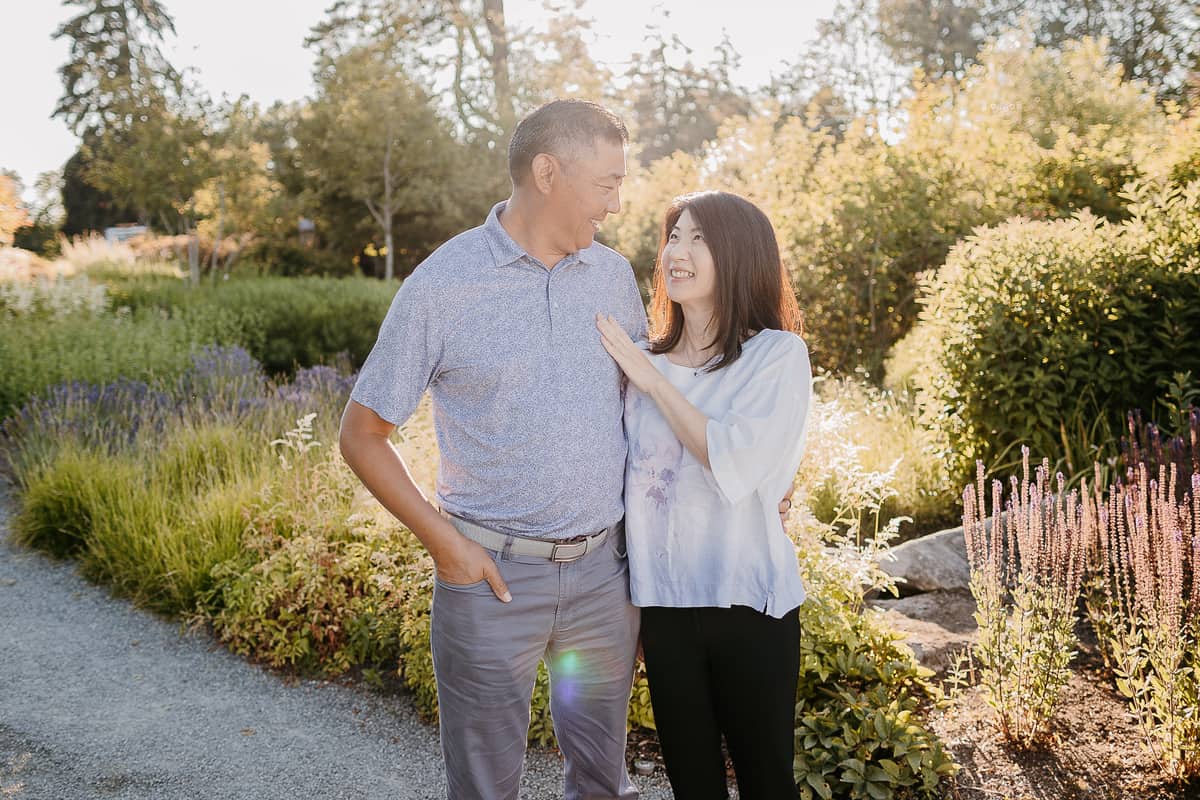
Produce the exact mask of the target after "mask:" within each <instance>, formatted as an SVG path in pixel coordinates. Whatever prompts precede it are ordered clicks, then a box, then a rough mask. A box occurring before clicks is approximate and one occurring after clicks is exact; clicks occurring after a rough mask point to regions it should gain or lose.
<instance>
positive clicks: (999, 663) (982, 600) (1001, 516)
mask: <svg viewBox="0 0 1200 800" xmlns="http://www.w3.org/2000/svg"><path fill="white" fill-rule="evenodd" d="M1022 467H1023V473H1022V477H1021V479H1020V481H1018V480H1017V478H1016V477H1015V476H1013V477H1012V479H1011V486H1010V493H1009V497H1008V499H1007V501H1006V502H1004V504H1003V506H1002V504H1001V501H1002V499H1003V494H1004V491H1003V486H1002V484H1001V482H1000V481H998V480H997V481H993V482H992V521H991V524H990V526H989V524H988V521H987V519H986V518H985V496H984V470H983V465H982V464H980V465H979V467H978V472H977V478H976V484H975V485H974V486H967V488H966V489H965V491H964V492H963V533H964V535H965V537H966V542H967V554H968V556H969V558H970V562H971V584H970V586H971V594H972V595H973V596H974V598H975V603H976V605H977V607H978V608H977V611H976V612H975V620H976V622H978V623H979V635H978V639H977V641H976V642H975V644H974V645H972V647H971V651H970V658H971V661H972V663H973V665H974V667H975V669H976V671H977V672H976V674H977V678H978V681H979V684H980V686H981V687H982V689H983V692H984V695H985V697H986V699H987V702H988V704H989V705H990V706H991V707H992V708H993V709H994V710H995V712H996V715H997V722H998V725H999V727H1000V731H1001V733H1002V734H1003V735H1004V737H1005V738H1007V739H1009V740H1010V741H1013V742H1015V743H1017V744H1019V745H1022V746H1027V745H1030V744H1032V743H1034V742H1035V741H1036V740H1037V739H1038V738H1039V737H1040V736H1041V735H1042V734H1043V733H1044V732H1045V729H1046V724H1047V722H1048V721H1049V720H1050V718H1051V717H1052V716H1053V714H1054V712H1055V710H1056V709H1057V708H1058V706H1059V703H1060V699H1061V695H1062V690H1063V688H1064V687H1065V686H1066V685H1067V681H1068V680H1069V679H1070V675H1071V673H1070V663H1071V659H1072V658H1073V657H1074V655H1075V633H1074V630H1075V605H1076V600H1077V598H1078V597H1079V588H1080V582H1081V579H1082V576H1083V570H1084V566H1085V557H1084V556H1085V552H1086V547H1087V543H1088V542H1089V541H1090V540H1091V538H1092V536H1093V535H1094V534H1093V530H1094V527H1095V517H1094V514H1091V513H1090V512H1089V510H1088V506H1087V504H1086V502H1081V501H1080V495H1079V492H1078V491H1077V490H1072V491H1071V492H1069V493H1068V492H1065V491H1064V488H1065V479H1064V478H1063V476H1062V475H1061V474H1060V475H1058V476H1057V477H1056V483H1057V491H1055V489H1054V487H1052V485H1051V482H1050V466H1049V462H1048V461H1043V462H1042V464H1041V466H1039V467H1038V468H1037V470H1036V473H1035V475H1034V477H1033V480H1032V481H1031V480H1030V474H1029V449H1028V448H1023V450H1022Z"/></svg>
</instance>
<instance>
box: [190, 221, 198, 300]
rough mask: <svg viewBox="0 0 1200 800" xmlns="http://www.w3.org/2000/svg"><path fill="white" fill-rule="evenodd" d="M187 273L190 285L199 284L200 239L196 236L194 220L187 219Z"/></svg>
mask: <svg viewBox="0 0 1200 800" xmlns="http://www.w3.org/2000/svg"><path fill="white" fill-rule="evenodd" d="M187 227H188V274H189V275H190V276H191V279H192V286H199V285H200V240H199V239H198V238H197V237H196V225H195V222H194V220H191V219H189V220H188V226H187Z"/></svg>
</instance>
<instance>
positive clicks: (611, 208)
mask: <svg viewBox="0 0 1200 800" xmlns="http://www.w3.org/2000/svg"><path fill="white" fill-rule="evenodd" d="M605 210H606V211H608V213H610V214H616V213H618V212H619V211H620V210H621V190H620V189H617V190H616V191H615V192H613V195H612V198H611V199H609V201H608V207H607V208H606V209H605Z"/></svg>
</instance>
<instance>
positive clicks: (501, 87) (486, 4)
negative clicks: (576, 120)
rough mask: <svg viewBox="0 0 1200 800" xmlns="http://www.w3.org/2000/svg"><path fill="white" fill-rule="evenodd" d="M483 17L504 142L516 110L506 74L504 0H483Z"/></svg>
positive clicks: (506, 34)
mask: <svg viewBox="0 0 1200 800" xmlns="http://www.w3.org/2000/svg"><path fill="white" fill-rule="evenodd" d="M483 18H484V20H485V21H486V22H487V29H488V36H489V37H490V38H491V40H492V52H491V53H490V54H489V56H488V60H489V61H490V62H491V67H492V78H493V79H494V80H495V83H496V121H497V122H498V123H499V125H500V129H501V137H502V139H503V142H502V143H504V144H507V143H508V139H509V137H510V136H512V132H513V128H515V127H516V116H517V115H516V112H515V111H514V110H513V96H512V84H511V82H510V80H509V74H508V27H507V26H506V25H505V24H504V0H483Z"/></svg>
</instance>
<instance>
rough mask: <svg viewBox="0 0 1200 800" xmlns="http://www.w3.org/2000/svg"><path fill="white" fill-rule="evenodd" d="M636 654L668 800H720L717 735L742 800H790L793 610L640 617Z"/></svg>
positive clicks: (659, 612) (667, 611) (795, 659)
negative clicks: (642, 664) (776, 614)
mask: <svg viewBox="0 0 1200 800" xmlns="http://www.w3.org/2000/svg"><path fill="white" fill-rule="evenodd" d="M642 651H643V654H644V656H645V659H646V677H647V680H648V682H649V684H650V702H651V705H652V706H653V707H654V720H655V724H656V727H657V728H658V738H659V742H660V744H661V745H662V751H663V759H664V760H665V761H666V765H667V777H668V778H669V779H670V781H671V789H672V790H673V791H674V793H675V797H676V799H677V800H721V799H722V798H725V797H727V796H728V792H727V791H726V788H725V760H724V758H723V757H722V755H721V735H722V734H724V735H725V744H726V746H727V747H728V748H729V756H730V758H731V759H732V760H733V768H734V772H735V773H736V774H737V785H738V793H739V795H740V796H741V798H742V800H784V799H785V798H786V800H795V798H796V795H797V792H796V784H795V781H794V779H793V777H792V755H793V749H794V741H795V733H794V728H795V715H796V682H797V680H798V678H799V675H800V617H799V613H798V611H797V610H796V609H793V610H791V611H789V612H788V613H787V614H785V615H784V617H783V618H782V619H774V618H773V617H769V616H767V615H766V614H763V613H761V612H759V611H756V610H755V609H752V608H746V607H744V606H734V607H733V608H643V609H642Z"/></svg>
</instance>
